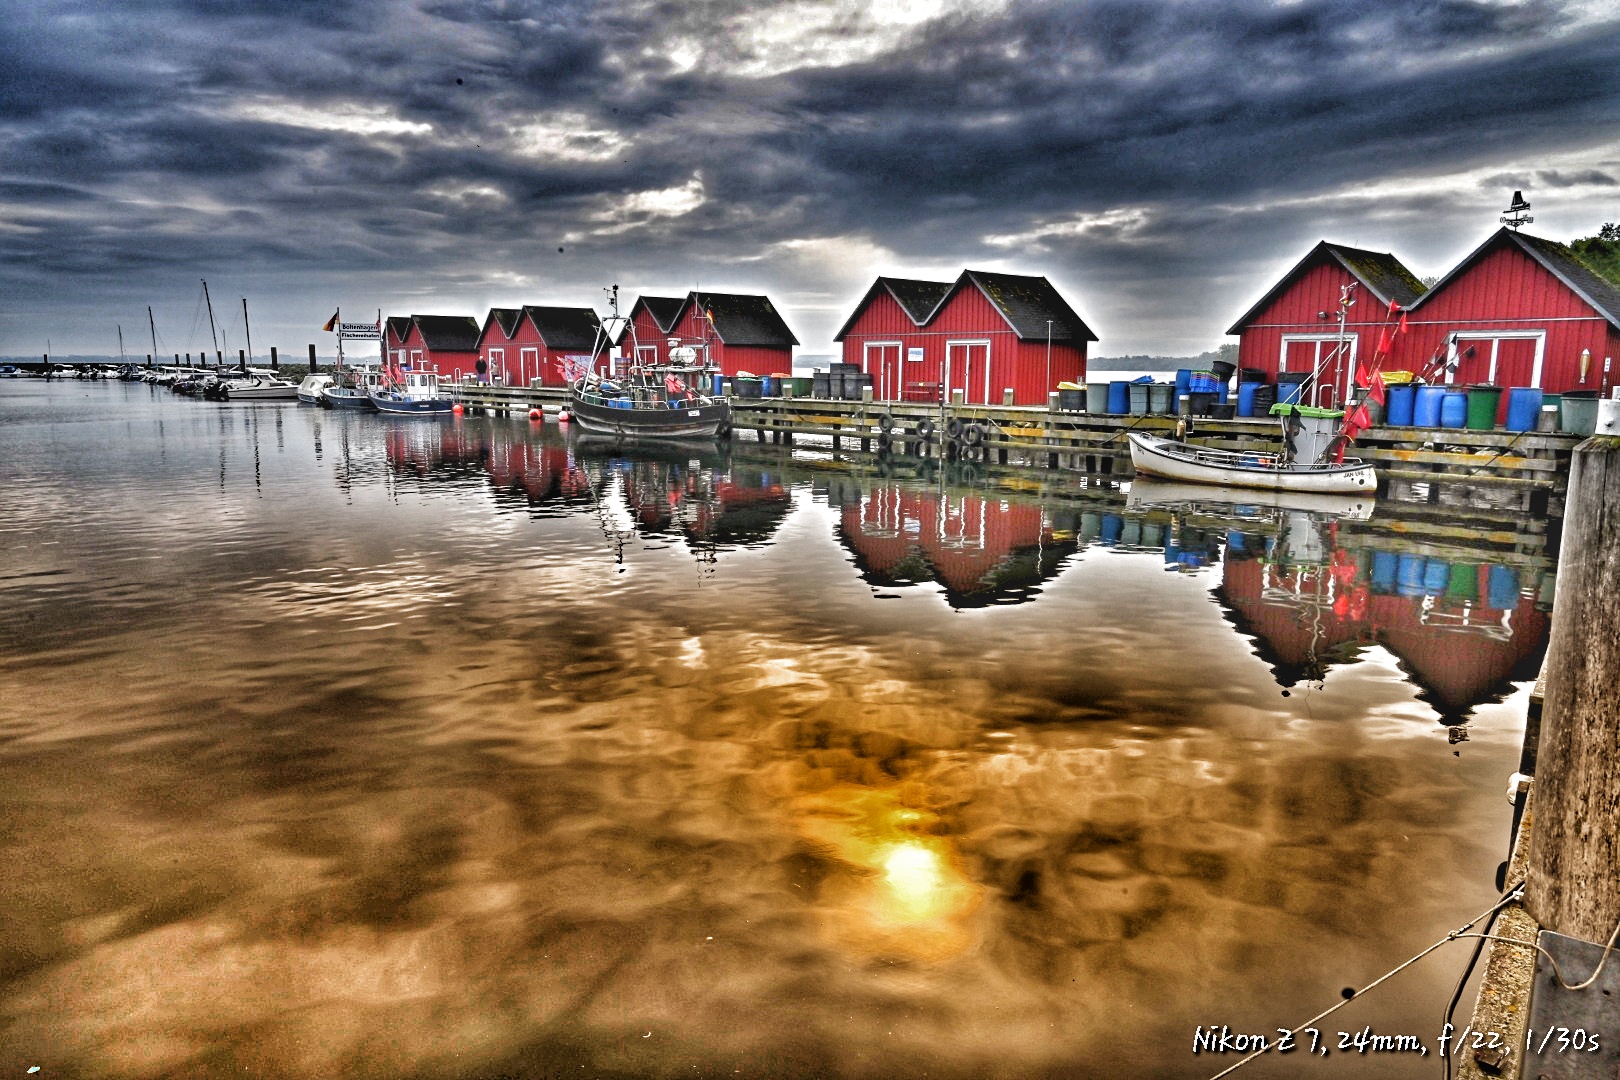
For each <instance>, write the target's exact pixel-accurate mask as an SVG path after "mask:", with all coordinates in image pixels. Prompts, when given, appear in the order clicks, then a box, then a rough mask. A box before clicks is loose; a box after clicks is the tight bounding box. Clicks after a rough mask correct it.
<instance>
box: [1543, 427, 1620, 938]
mask: <svg viewBox="0 0 1620 1080" xmlns="http://www.w3.org/2000/svg"><path fill="white" fill-rule="evenodd" d="M1617 597H1620V438H1616V437H1602V436H1600V437H1596V438H1591V439H1587V440H1586V441H1585V442H1583V443H1581V444H1580V446H1578V447H1577V448H1576V450H1575V452H1574V455H1573V458H1572V460H1571V463H1570V476H1569V498H1568V503H1567V511H1566V514H1565V517H1564V539H1563V553H1562V555H1561V556H1560V558H1559V569H1558V599H1557V602H1556V603H1557V607H1556V610H1555V612H1554V616H1553V626H1552V636H1551V639H1550V640H1549V642H1548V645H1547V669H1546V671H1547V680H1546V696H1545V699H1544V701H1543V703H1542V709H1541V734H1540V740H1539V741H1540V745H1539V746H1538V748H1537V751H1536V815H1535V820H1534V822H1533V824H1532V826H1531V833H1530V855H1529V865H1528V872H1527V875H1526V887H1525V907H1526V908H1527V909H1528V910H1529V912H1530V914H1531V915H1532V916H1534V917H1535V919H1536V921H1537V922H1539V923H1540V924H1541V926H1542V927H1543V928H1544V929H1547V930H1553V931H1556V932H1558V933H1560V934H1565V935H1568V936H1570V937H1578V938H1582V939H1584V940H1586V941H1591V942H1597V943H1602V942H1604V941H1606V940H1607V939H1608V937H1609V934H1610V933H1611V932H1612V931H1613V929H1614V925H1615V920H1616V919H1617V918H1620V756H1617V755H1616V754H1615V747H1616V746H1617V745H1620V692H1617V690H1616V683H1615V673H1616V672H1617V671H1620V615H1617V612H1620V604H1617V601H1616V598H1617Z"/></svg>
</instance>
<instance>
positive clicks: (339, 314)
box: [332, 308, 343, 374]
mask: <svg viewBox="0 0 1620 1080" xmlns="http://www.w3.org/2000/svg"><path fill="white" fill-rule="evenodd" d="M332 322H333V325H335V326H336V327H337V336H338V359H337V369H338V373H339V374H342V372H343V309H342V308H338V309H337V310H336V311H335V312H333V314H332Z"/></svg>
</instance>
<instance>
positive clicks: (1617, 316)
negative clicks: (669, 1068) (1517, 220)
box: [1428, 225, 1620, 329]
mask: <svg viewBox="0 0 1620 1080" xmlns="http://www.w3.org/2000/svg"><path fill="white" fill-rule="evenodd" d="M1507 244H1513V245H1515V246H1517V247H1518V248H1519V250H1520V251H1522V252H1524V253H1525V254H1526V255H1528V256H1529V257H1530V258H1532V259H1534V260H1535V261H1536V262H1538V263H1540V264H1541V266H1542V267H1543V268H1545V269H1546V271H1547V272H1548V273H1549V274H1551V275H1552V276H1553V277H1555V278H1557V279H1558V280H1559V281H1561V282H1563V283H1564V284H1565V285H1566V286H1567V287H1568V288H1569V289H1570V291H1571V292H1573V293H1575V295H1576V296H1579V297H1580V298H1581V299H1582V300H1584V301H1586V302H1587V303H1588V304H1590V305H1591V306H1592V308H1593V310H1595V311H1596V312H1597V313H1598V314H1599V315H1602V316H1603V318H1604V319H1605V320H1607V321H1608V323H1609V325H1610V326H1613V327H1615V328H1616V329H1620V288H1616V287H1615V285H1614V283H1613V282H1611V281H1610V280H1609V279H1608V278H1605V277H1603V276H1602V275H1601V274H1599V273H1598V272H1597V271H1595V270H1593V269H1592V268H1591V267H1589V266H1587V265H1586V264H1585V263H1583V262H1581V260H1580V258H1579V257H1578V256H1576V254H1575V253H1574V252H1573V251H1571V250H1570V249H1569V248H1567V247H1565V246H1564V245H1563V244H1560V243H1558V242H1557V241H1556V240H1543V239H1542V238H1541V237H1539V236H1530V235H1528V234H1527V233H1521V232H1514V231H1513V230H1512V229H1510V228H1508V227H1507V226H1505V225H1504V226H1503V227H1502V228H1500V229H1498V230H1497V231H1496V232H1494V233H1492V234H1491V236H1490V238H1489V239H1487V240H1486V241H1485V242H1484V243H1483V244H1481V245H1479V247H1477V248H1475V249H1474V251H1473V253H1472V254H1470V255H1469V256H1468V257H1467V258H1466V259H1464V260H1463V261H1462V262H1460V263H1458V264H1457V265H1456V266H1454V267H1452V269H1451V271H1450V272H1449V273H1447V274H1446V276H1445V277H1443V278H1441V279H1440V280H1439V281H1437V282H1436V283H1435V285H1434V288H1432V289H1430V290H1429V292H1428V295H1429V296H1434V295H1435V294H1437V293H1439V292H1440V291H1441V290H1442V289H1444V288H1445V287H1446V286H1447V285H1448V284H1450V282H1451V281H1452V280H1453V279H1455V278H1456V277H1458V276H1459V275H1461V274H1462V272H1463V271H1464V270H1466V269H1468V268H1469V267H1470V266H1472V265H1474V264H1475V263H1477V262H1478V261H1479V260H1480V259H1482V258H1484V257H1485V256H1486V255H1487V254H1489V253H1490V252H1492V251H1495V250H1496V249H1497V248H1499V247H1502V246H1504V245H1507Z"/></svg>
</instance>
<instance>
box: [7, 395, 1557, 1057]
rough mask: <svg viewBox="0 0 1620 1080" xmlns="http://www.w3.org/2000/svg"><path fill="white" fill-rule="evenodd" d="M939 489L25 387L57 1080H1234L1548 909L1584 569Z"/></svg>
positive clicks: (1431, 1010) (1443, 989)
mask: <svg viewBox="0 0 1620 1080" xmlns="http://www.w3.org/2000/svg"><path fill="white" fill-rule="evenodd" d="M916 472H917V469H916V468H915V467H914V466H907V465H900V466H895V465H892V464H889V463H882V464H881V465H880V464H879V463H877V462H874V461H872V460H871V459H855V460H852V461H849V462H841V461H834V460H831V459H830V457H829V456H827V455H819V456H818V455H815V454H802V453H801V456H800V457H799V459H797V460H795V459H794V458H792V457H788V456H784V455H783V454H782V453H780V452H777V451H776V450H775V449H774V448H769V447H760V446H757V445H754V444H751V443H745V444H738V445H737V446H736V447H735V448H733V449H732V450H730V451H729V452H726V453H724V454H722V453H720V452H716V451H712V450H709V449H706V448H705V449H703V450H701V451H699V450H690V449H681V450H675V451H666V452H663V453H644V454H641V455H634V454H629V453H620V452H617V451H614V450H612V449H611V448H600V447H593V446H592V445H591V444H588V443H581V444H577V445H576V444H573V443H570V442H568V441H567V440H566V439H564V438H563V437H562V436H561V435H560V434H559V433H558V431H557V429H556V427H555V425H554V424H548V425H547V426H546V427H545V428H544V429H543V430H542V429H540V428H538V427H535V426H531V425H530V424H529V423H527V422H526V421H523V420H521V419H504V418H502V419H493V418H465V419H462V420H458V421H454V422H451V421H443V422H435V421H431V420H429V421H423V420H404V421H392V422H391V421H385V420H383V419H381V418H378V417H374V416H363V415H362V416H349V415H344V414H341V413H331V412H324V411H321V410H316V409H310V408H308V407H299V406H296V405H291V404H289V405H285V406H280V405H259V406H223V405H216V404H212V403H202V402H197V401H191V400H186V399H181V398H177V397H174V396H172V395H170V394H169V393H168V392H167V391H161V390H154V389H152V388H149V387H147V386H144V385H139V384H137V385H126V384H119V383H78V382H66V383H55V384H45V383H41V382H37V381H11V382H7V383H0V542H3V545H4V552H5V555H4V563H3V564H0V807H3V812H4V817H3V820H4V825H5V827H4V829H3V830H0V844H3V845H4V863H3V865H4V868H5V872H4V875H3V877H0V910H3V911H4V912H5V913H6V914H5V918H4V919H3V920H0V1048H3V1049H0V1069H3V1070H4V1075H7V1076H20V1075H23V1074H24V1072H25V1070H26V1069H27V1068H28V1067H29V1066H33V1065H39V1066H40V1067H41V1071H40V1073H39V1074H36V1075H40V1076H42V1077H45V1078H50V1077H67V1076H73V1077H94V1076H118V1077H137V1076H139V1077H147V1076H152V1077H182V1076H184V1077H191V1076H211V1075H220V1076H223V1075H226V1074H230V1075H243V1074H248V1075H258V1076H287V1077H316V1076H319V1077H331V1076H403V1075H411V1076H424V1077H427V1076H432V1077H439V1076H443V1077H484V1076H551V1075H555V1076H564V1075H566V1076H644V1075H645V1076H676V1075H679V1076H734V1075H740V1076H826V1075H844V1076H862V1077H865V1076H871V1077H887V1076H923V1075H927V1076H935V1077H957V1076H1005V1077H1021V1076H1043V1075H1052V1076H1102V1075H1117V1076H1164V1077H1199V1076H1210V1075H1213V1074H1214V1073H1216V1072H1218V1071H1219V1070H1220V1069H1221V1068H1223V1067H1225V1066H1226V1065H1227V1064H1230V1063H1231V1062H1232V1061H1233V1060H1235V1058H1236V1055H1230V1056H1227V1057H1225V1058H1219V1057H1212V1056H1210V1055H1207V1054H1205V1055H1200V1056H1198V1057H1194V1056H1193V1055H1192V1053H1191V1050H1192V1044H1193V1036H1194V1031H1195V1028H1197V1027H1198V1026H1199V1025H1205V1026H1208V1025H1211V1024H1213V1025H1221V1024H1229V1025H1231V1026H1232V1027H1234V1028H1236V1029H1240V1030H1244V1031H1264V1032H1273V1031H1274V1029H1276V1028H1278V1027H1288V1026H1292V1025H1294V1024H1297V1023H1299V1022H1302V1021H1303V1020H1305V1019H1306V1018H1307V1017H1309V1016H1311V1015H1313V1014H1314V1013H1316V1012H1318V1011H1320V1010H1321V1009H1323V1008H1325V1007H1327V1006H1328V1005H1329V1004H1332V1003H1333V1002H1335V1001H1338V1000H1340V991H1341V989H1342V988H1344V987H1346V986H1355V985H1365V984H1366V983H1367V982H1369V981H1370V980H1371V979H1373V978H1374V977H1376V976H1378V975H1380V974H1382V973H1383V972H1385V971H1386V970H1388V969H1389V968H1392V967H1394V966H1395V965H1396V964H1397V963H1399V962H1400V961H1402V960H1404V959H1406V958H1407V957H1408V956H1410V955H1411V954H1413V953H1415V952H1417V951H1418V950H1419V949H1421V948H1423V947H1424V946H1426V945H1428V944H1429V943H1430V942H1432V941H1433V940H1435V939H1436V938H1438V937H1440V936H1442V935H1443V934H1444V933H1445V932H1446V931H1447V930H1450V929H1452V928H1454V927H1456V926H1457V925H1460V924H1461V923H1462V922H1463V921H1464V920H1465V919H1466V918H1468V917H1469V916H1471V915H1473V914H1475V913H1477V912H1478V911H1479V910H1481V909H1483V908H1484V907H1486V906H1488V905H1489V904H1490V902H1491V901H1492V900H1493V899H1494V897H1495V890H1494V887H1493V875H1494V872H1495V868H1496V865H1497V863H1498V862H1499V861H1500V860H1501V859H1502V858H1503V857H1504V854H1505V846H1506V841H1507V834H1508V830H1509V822H1510V818H1511V807H1510V806H1509V804H1508V803H1507V802H1506V800H1505V799H1504V798H1503V796H1502V791H1503V789H1504V787H1505V782H1506V778H1507V775H1508V774H1509V773H1510V772H1512V771H1513V769H1514V768H1515V766H1516V763H1517V758H1518V744H1519V739H1520V736H1521V733H1522V729H1523V718H1524V709H1525V702H1526V696H1527V692H1528V685H1529V684H1528V682H1526V681H1524V680H1527V679H1529V678H1531V677H1533V674H1534V671H1535V668H1536V666H1537V664H1538V663H1539V657H1540V654H1541V651H1542V649H1543V647H1544V637H1545V632H1546V616H1545V614H1544V611H1545V608H1546V604H1545V603H1544V602H1543V598H1542V597H1541V595H1540V593H1539V590H1540V589H1541V580H1542V577H1543V576H1544V575H1543V573H1542V571H1543V570H1544V569H1545V565H1544V563H1545V560H1544V559H1542V560H1541V563H1542V565H1541V566H1539V567H1538V565H1537V559H1536V557H1533V556H1532V557H1529V558H1526V557H1524V556H1522V555H1521V556H1514V557H1512V558H1513V559H1515V560H1517V561H1516V562H1515V561H1503V560H1505V559H1508V558H1509V557H1508V556H1498V555H1493V554H1492V553H1490V552H1488V551H1482V552H1479V553H1476V554H1472V555H1471V554H1469V553H1467V552H1458V551H1448V552H1440V553H1438V554H1437V553H1436V550H1435V549H1429V550H1427V551H1419V550H1417V549H1414V548H1412V547H1411V546H1410V542H1409V541H1403V540H1399V539H1391V538H1392V537H1399V536H1402V535H1406V534H1408V533H1410V531H1411V530H1410V529H1407V528H1405V527H1403V526H1401V525H1400V523H1399V508H1391V507H1386V506H1385V505H1382V504H1381V505H1380V506H1378V507H1377V509H1376V511H1375V512H1374V514H1373V515H1372V517H1371V518H1370V519H1369V520H1364V521H1363V520H1356V519H1354V518H1351V519H1348V520H1339V519H1336V518H1332V517H1319V516H1311V515H1308V514H1304V513H1293V514H1279V513H1276V512H1272V511H1255V510H1249V509H1244V508H1236V507H1231V506H1221V505H1218V504H1213V505H1212V504H1206V505H1201V506H1199V507H1196V508H1193V507H1185V506H1179V505H1169V504H1167V501H1166V500H1164V499H1158V500H1157V501H1156V500H1155V498H1154V497H1153V496H1151V495H1149V496H1148V497H1146V498H1144V496H1143V494H1142V493H1141V492H1140V491H1139V492H1137V493H1135V494H1134V495H1133V496H1132V497H1131V498H1129V499H1128V498H1127V497H1126V496H1125V495H1122V494H1121V493H1119V492H1117V491H1115V492H1108V491H1094V492H1087V491H1085V490H1083V489H1080V488H1079V487H1077V486H1076V485H1074V484H1072V483H1069V482H1068V481H1066V480H1065V479H1064V478H1063V477H1061V476H1056V475H1053V474H1036V475H1033V476H1031V477H1029V478H1027V479H1026V480H1024V481H1021V482H1020V483H1018V484H1015V485H1008V484H1006V483H1005V482H1004V483H1003V484H1002V485H1001V486H998V485H997V484H996V483H995V482H987V481H985V480H983V479H982V478H980V477H978V476H976V475H975V474H974V472H973V470H971V469H969V470H965V471H962V470H954V469H953V470H949V471H948V475H947V474H945V473H934V472H932V471H929V470H924V472H925V475H924V476H923V477H921V478H918V477H916V476H915V475H914V474H915V473H916ZM882 473H899V474H901V475H899V476H884V475H880V474H882ZM1020 489H1022V490H1020ZM1168 503H1174V500H1169V501H1168ZM1392 522H1393V524H1392ZM1403 543H1404V544H1407V545H1408V546H1406V547H1402V546H1400V545H1401V544H1403ZM1442 556H1443V557H1442ZM1514 680H1518V681H1514ZM1448 728H1449V729H1450V731H1449V732H1448ZM1463 735H1466V739H1465V740H1463V741H1454V740H1457V739H1459V738H1461V737H1462V736H1463ZM1464 949H1465V947H1464V946H1460V945H1453V946H1449V947H1448V948H1447V949H1446V950H1443V951H1442V952H1440V953H1439V954H1437V955H1436V956H1434V957H1431V958H1430V959H1428V960H1426V961H1424V962H1423V963H1422V964H1421V965H1419V966H1418V967H1416V968H1414V969H1411V970H1410V971H1409V972H1407V973H1406V974H1404V975H1402V976H1400V977H1398V978H1397V979H1396V980H1394V981H1392V982H1391V983H1390V984H1387V985H1385V986H1384V987H1381V988H1379V989H1378V990H1376V991H1375V992H1373V993H1372V994H1370V995H1369V996H1368V997H1367V998H1366V999H1365V1000H1363V1001H1357V1002H1354V1003H1352V1004H1351V1005H1350V1006H1348V1007H1347V1008H1345V1009H1344V1010H1341V1011H1340V1012H1339V1013H1337V1014H1335V1016H1333V1017H1331V1018H1329V1020H1328V1021H1326V1022H1324V1023H1323V1024H1322V1025H1321V1026H1322V1027H1323V1028H1324V1029H1325V1030H1328V1031H1330V1032H1336V1031H1338V1030H1341V1029H1347V1030H1359V1029H1361V1028H1362V1027H1364V1026H1366V1025H1369V1024H1370V1025H1372V1027H1373V1028H1374V1030H1375V1031H1380V1032H1386V1033H1390V1034H1417V1035H1420V1036H1422V1037H1423V1038H1424V1040H1425V1041H1427V1042H1429V1043H1431V1045H1432V1043H1433V1041H1434V1038H1435V1036H1436V1035H1437V1034H1438V1031H1439V1026H1440V1023H1441V1012H1442V1010H1443V1008H1444V1005H1445V1001H1446V998H1447V997H1448V996H1449V994H1450V991H1451V986H1452V983H1453V981H1454V980H1455V978H1456V976H1457V973H1458V971H1459V970H1460V968H1461V965H1462V963H1463V961H1464V958H1465V957H1464ZM1302 1060H1303V1064H1302V1063H1301V1062H1302ZM1439 1065H1440V1062H1439V1061H1438V1060H1437V1058H1436V1057H1435V1055H1434V1053H1433V1052H1432V1051H1431V1053H1430V1055H1429V1056H1428V1057H1427V1058H1424V1059H1422V1060H1421V1061H1420V1060H1418V1059H1416V1058H1415V1057H1411V1058H1409V1057H1406V1056H1403V1055H1397V1054H1384V1055H1377V1056H1372V1057H1357V1056H1355V1055H1349V1054H1344V1055H1335V1056H1334V1057H1331V1058H1327V1059H1302V1058H1301V1056H1300V1055H1298V1054H1295V1055H1294V1056H1292V1057H1291V1058H1282V1059H1277V1058H1276V1057H1271V1058H1268V1059H1263V1060H1262V1061H1259V1062H1256V1063H1255V1064H1254V1065H1251V1066H1249V1067H1247V1068H1245V1069H1244V1070H1242V1071H1241V1072H1240V1073H1239V1075H1240V1076H1245V1077H1249V1076H1271V1077H1278V1076H1294V1075H1307V1074H1309V1075H1315V1074H1318V1073H1320V1074H1321V1075H1356V1076H1386V1075H1387V1076H1420V1075H1421V1076H1432V1075H1434V1074H1435V1073H1436V1071H1437V1070H1438V1068H1439Z"/></svg>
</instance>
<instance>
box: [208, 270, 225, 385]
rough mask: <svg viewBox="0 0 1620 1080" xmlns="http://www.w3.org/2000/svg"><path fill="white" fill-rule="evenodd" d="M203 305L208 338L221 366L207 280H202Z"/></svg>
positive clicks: (222, 358) (222, 359) (221, 357)
mask: <svg viewBox="0 0 1620 1080" xmlns="http://www.w3.org/2000/svg"><path fill="white" fill-rule="evenodd" d="M203 303H205V304H207V305H208V336H209V337H211V338H212V339H213V341H214V357H215V359H216V361H217V362H218V363H220V364H223V363H224V362H225V360H224V356H223V355H222V354H221V353H220V351H219V332H218V331H217V330H215V329H214V302H213V301H212V300H210V299H209V298H208V279H207V278H203ZM207 366H208V364H207V362H206V361H205V362H204V363H203V367H207Z"/></svg>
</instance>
